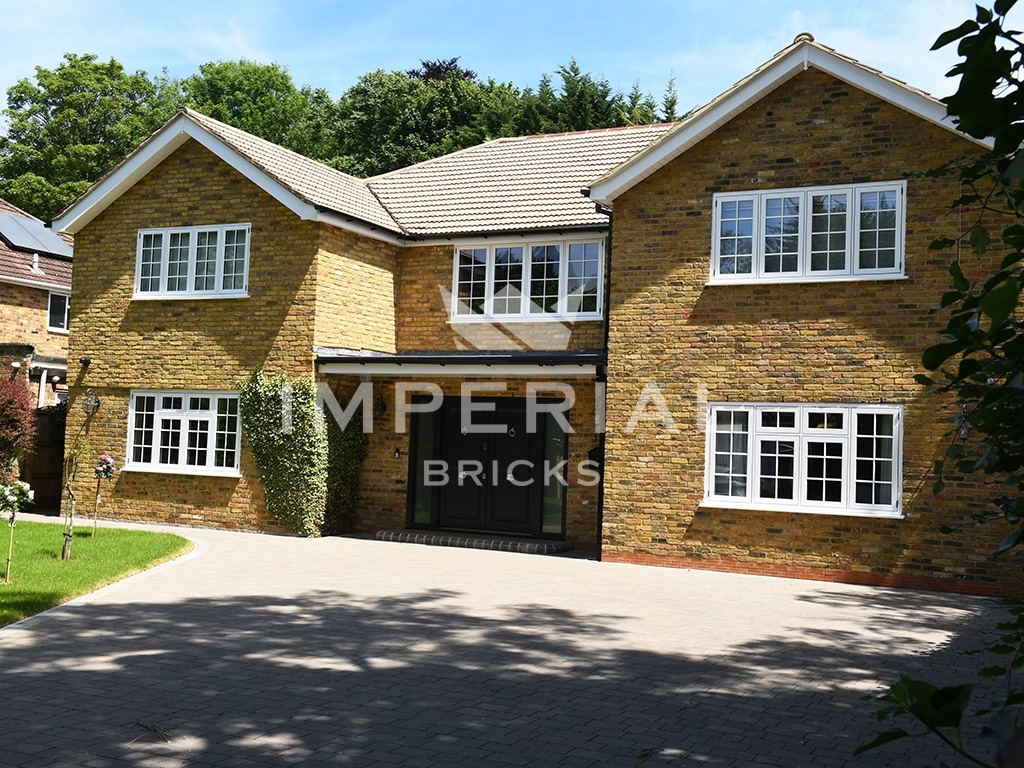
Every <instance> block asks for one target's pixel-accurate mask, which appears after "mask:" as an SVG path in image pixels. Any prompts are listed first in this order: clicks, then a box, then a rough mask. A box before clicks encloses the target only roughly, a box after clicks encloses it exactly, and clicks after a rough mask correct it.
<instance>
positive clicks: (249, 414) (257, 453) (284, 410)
mask: <svg viewBox="0 0 1024 768" xmlns="http://www.w3.org/2000/svg"><path fill="white" fill-rule="evenodd" d="M238 401H239V412H240V414H241V417H242V432H243V434H244V435H245V436H246V439H247V440H248V441H249V445H250V447H251V450H252V455H253V458H254V459H255V461H256V466H257V467H259V470H260V481H261V482H262V483H263V492H264V495H265V497H266V504H267V512H268V513H269V514H270V516H271V517H273V518H274V519H275V520H279V521H280V522H282V523H283V524H284V525H286V526H288V527H289V528H291V529H292V530H293V531H295V532H296V533H298V534H301V535H302V536H317V535H319V533H320V526H321V525H322V524H323V521H324V506H325V503H326V499H327V434H326V429H325V426H324V420H323V417H322V415H321V414H320V413H319V409H318V407H317V402H316V385H315V384H314V382H313V380H312V378H308V377H300V378H297V379H294V380H292V381H289V380H288V379H287V377H286V376H284V375H281V376H277V377H275V378H273V379H268V378H266V377H265V376H264V375H263V371H262V369H258V370H256V371H255V372H254V373H253V374H252V376H250V377H249V378H248V379H246V380H245V381H243V382H241V383H240V384H239V387H238Z"/></svg>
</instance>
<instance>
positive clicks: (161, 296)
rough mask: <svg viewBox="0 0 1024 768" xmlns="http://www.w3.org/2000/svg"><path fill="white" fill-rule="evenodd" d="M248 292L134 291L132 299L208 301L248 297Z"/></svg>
mask: <svg viewBox="0 0 1024 768" xmlns="http://www.w3.org/2000/svg"><path fill="white" fill-rule="evenodd" d="M248 298H249V293H248V291H246V292H245V293H211V294H197V293H136V294H134V295H133V296H132V301H190V300H195V301H210V300H211V299H248Z"/></svg>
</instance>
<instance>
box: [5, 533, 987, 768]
mask: <svg viewBox="0 0 1024 768" xmlns="http://www.w3.org/2000/svg"><path fill="white" fill-rule="evenodd" d="M178 531H179V532H181V533H184V534H185V535H187V536H189V537H190V538H192V539H193V540H194V541H195V542H196V543H197V548H196V549H195V550H194V551H193V553H192V554H191V555H189V556H186V557H185V558H183V559H180V560H178V561H175V562H173V563H170V564H168V565H165V566H162V567H160V568H159V569H157V570H155V571H151V572H149V573H146V574H142V575H140V576H137V577H135V578H133V579H131V580H129V581H127V582H122V583H121V584H119V585H114V586H113V587H110V588H107V589H106V590H102V591H101V592H98V593H95V594H94V595H92V596H90V598H89V599H87V600H85V601H81V602H78V603H76V604H73V605H71V606H70V607H64V608H61V609H57V610H56V611H53V612H50V613H49V614H43V615H42V616H40V617H36V618H35V619H30V620H28V621H27V622H23V623H21V624H19V625H15V626H13V627H10V628H7V629H5V630H0V765H3V766H5V767H6V766H89V767H95V768H100V767H103V766H144V767H146V768H163V767H165V766H166V767H168V768H170V767H172V766H236V765H257V766H262V765H314V766H315V765H331V766H333V765H337V766H369V765H381V766H431V765H458V766H471V765H487V766H492V765H517V766H590V765H594V766H605V765H612V766H650V765H673V766H786V767H787V768H796V767H798V766H813V767H814V768H822V767H823V766H824V767H828V766H890V765H891V766H900V767H901V768H905V767H906V766H924V765H934V764H937V763H938V759H936V756H937V755H942V756H943V758H944V759H945V760H946V761H947V763H948V764H950V765H959V763H957V762H956V760H955V759H954V756H953V755H951V754H949V753H944V752H941V751H940V750H939V749H938V747H937V746H936V745H935V744H934V743H932V742H931V741H923V740H917V741H905V742H897V743H895V744H893V745H889V746H887V747H886V748H883V749H882V750H879V751H877V752H875V753H870V754H869V755H868V756H865V757H862V758H860V759H856V760H855V759H853V758H852V757H851V753H852V752H853V749H854V748H855V747H856V746H857V745H859V744H862V743H864V742H865V741H867V740H870V738H872V737H873V735H874V734H876V733H878V732H879V728H880V726H879V725H878V724H877V723H876V722H875V719H874V712H875V709H876V707H875V705H874V704H873V703H865V702H863V701H861V697H862V696H864V695H865V694H868V693H871V692H875V691H877V690H878V689H879V685H880V683H881V682H884V681H893V680H894V679H895V677H896V675H897V674H898V672H900V671H903V672H906V673H908V674H915V675H922V676H926V675H927V676H930V679H933V680H940V679H945V678H948V677H949V676H950V675H952V679H961V680H963V679H972V678H973V677H974V666H973V663H972V660H971V659H969V658H963V657H961V656H959V654H958V651H959V650H961V649H963V648H966V647H972V646H975V645H977V644H978V639H979V637H980V635H981V633H982V631H983V630H984V629H985V628H987V627H991V626H992V625H993V623H994V622H995V621H996V620H998V618H999V614H1000V611H999V610H998V609H996V608H995V607H994V605H995V603H994V601H991V600H985V599H979V598H973V597H964V596H951V595H938V594H930V593H924V592H911V591H905V590H892V589H878V588H866V587H856V586H844V585H834V584H823V583H814V582H806V581H791V580H787V579H776V578H764V577H754V576H739V575H732V574H720V573H709V572H701V571H686V570H675V569H668V568H652V567H645V566H633V565H624V564H613V563H598V562H593V561H589V560H580V559H566V558H555V557H541V556H537V555H518V554H510V553H503V552H482V551H474V550H462V549H449V548H442V547H426V546H422V545H417V544H397V543H387V542H377V541H370V540H358V539H338V538H330V539H321V540H303V539H297V538H288V537H281V536H268V535H259V534H246V533H230V532H224V531H207V530H196V529H178ZM101 535H102V533H101ZM985 698H986V700H987V699H988V696H987V695H986V696H985ZM988 753H989V754H990V751H989V752H988Z"/></svg>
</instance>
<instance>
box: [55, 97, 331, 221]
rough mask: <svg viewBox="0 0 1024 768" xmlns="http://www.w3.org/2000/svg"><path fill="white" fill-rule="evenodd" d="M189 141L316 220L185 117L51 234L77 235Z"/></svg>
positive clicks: (283, 189)
mask: <svg viewBox="0 0 1024 768" xmlns="http://www.w3.org/2000/svg"><path fill="white" fill-rule="evenodd" d="M188 139H195V140H196V141H197V142H199V143H200V144H202V145H203V146H204V147H205V148H206V149H208V150H210V151H211V152H212V153H213V154H215V155H216V156H217V157H219V158H220V159H221V160H223V161H224V162H225V163H227V164H228V165H230V166H231V167H232V168H234V169H235V170H236V171H238V172H239V173H241V174H242V175H243V176H245V177H246V178H247V179H249V180H250V181H251V182H253V183H254V184H256V185H257V186H259V187H261V188H262V189H263V190H264V191H265V192H267V194H269V195H270V196H271V197H273V198H274V199H275V200H277V201H278V202H280V203H281V204H282V205H284V206H285V207H286V208H288V209H289V210H291V211H292V212H293V213H295V214H296V215H297V216H299V218H302V219H316V218H317V211H316V208H315V207H314V206H313V205H312V204H311V203H308V202H306V201H305V200H302V199H301V198H299V197H298V196H297V195H295V193H294V192H292V191H291V190H289V189H287V188H286V187H284V186H283V185H282V184H280V183H279V182H278V181H276V180H275V179H273V178H272V177H271V176H269V175H268V174H266V173H264V172H263V171H262V170H260V169H259V168H257V167H256V166H255V165H253V164H252V163H251V162H249V161H248V160H246V159H245V158H244V157H242V156H241V155H240V154H239V153H238V152H236V151H235V150H233V149H231V147H229V146H228V145H227V144H225V143H224V142H222V141H221V140H220V139H218V138H216V137H215V136H213V135H212V134H210V133H209V132H208V131H206V129H204V128H202V127H200V126H199V125H197V124H196V123H194V122H193V121H192V120H191V119H190V118H189V117H188V116H187V115H179V116H178V117H177V118H176V119H175V120H174V121H172V122H171V123H170V124H169V125H167V126H166V127H165V128H164V129H163V130H162V131H161V132H160V133H159V134H157V135H156V136H154V137H153V138H152V139H151V140H150V141H149V143H147V144H144V145H143V146H142V147H140V148H139V149H138V150H137V151H136V153H135V154H134V155H131V156H129V158H128V159H127V160H125V161H124V162H123V163H122V165H121V166H120V167H118V168H116V169H115V170H114V171H113V172H112V173H111V174H110V175H109V176H107V177H106V178H104V179H102V180H101V181H99V182H97V183H96V184H95V185H94V186H92V187H91V188H90V189H89V190H88V191H87V192H86V193H85V195H83V196H82V198H81V199H80V200H79V201H78V202H77V203H76V204H75V205H74V206H73V207H72V208H71V209H70V210H68V211H67V212H66V213H65V214H64V215H63V216H61V217H60V218H59V219H54V221H53V229H54V231H57V232H67V233H69V234H72V235H74V234H77V233H78V232H79V231H80V230H81V229H82V228H83V227H84V226H85V225H86V224H88V223H89V222H90V221H92V220H93V219H94V218H96V217H97V216H98V215H99V214H100V213H102V212H103V211H104V210H105V209H106V208H107V207H108V206H110V205H111V203H113V202H114V201H115V200H117V199H118V198H119V197H120V196H121V195H123V194H124V193H125V192H126V191H127V190H128V189H130V188H131V187H133V186H134V185H135V184H136V183H137V182H138V181H139V180H140V179H142V178H143V177H144V176H145V175H146V174H147V173H149V172H150V171H151V170H153V168H155V167H156V166H157V165H159V164H160V163H161V162H163V161H164V160H165V159H167V157H169V156H170V155H171V153H173V152H174V151H175V150H176V149H178V147H180V146H181V145H182V144H184V143H185V142H186V141H188Z"/></svg>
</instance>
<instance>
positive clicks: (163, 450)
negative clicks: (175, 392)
mask: <svg viewBox="0 0 1024 768" xmlns="http://www.w3.org/2000/svg"><path fill="white" fill-rule="evenodd" d="M165 399H166V398H165ZM180 447H181V419H160V463H161V464H177V463H178V449H179V448H180Z"/></svg>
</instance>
